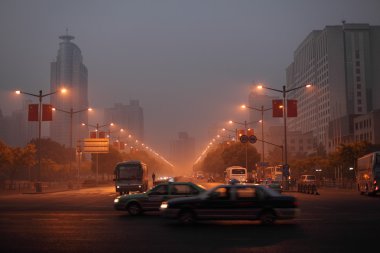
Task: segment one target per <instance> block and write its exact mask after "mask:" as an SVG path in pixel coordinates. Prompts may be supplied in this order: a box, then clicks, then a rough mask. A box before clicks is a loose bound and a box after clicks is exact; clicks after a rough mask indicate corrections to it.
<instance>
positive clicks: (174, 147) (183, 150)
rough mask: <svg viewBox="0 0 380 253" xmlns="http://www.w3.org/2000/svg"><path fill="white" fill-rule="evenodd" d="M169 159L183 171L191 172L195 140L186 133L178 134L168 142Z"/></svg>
mask: <svg viewBox="0 0 380 253" xmlns="http://www.w3.org/2000/svg"><path fill="white" fill-rule="evenodd" d="M170 158H171V161H173V162H174V164H176V165H177V166H178V167H179V168H181V169H183V171H188V172H189V171H191V169H192V165H193V162H194V159H195V140H194V138H192V137H190V136H189V134H188V133H187V132H179V133H178V139H177V140H172V141H171V142H170Z"/></svg>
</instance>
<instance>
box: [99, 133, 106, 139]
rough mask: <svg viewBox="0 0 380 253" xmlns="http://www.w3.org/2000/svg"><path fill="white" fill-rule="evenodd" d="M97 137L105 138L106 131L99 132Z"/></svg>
mask: <svg viewBox="0 0 380 253" xmlns="http://www.w3.org/2000/svg"><path fill="white" fill-rule="evenodd" d="M98 138H106V132H99V135H98Z"/></svg>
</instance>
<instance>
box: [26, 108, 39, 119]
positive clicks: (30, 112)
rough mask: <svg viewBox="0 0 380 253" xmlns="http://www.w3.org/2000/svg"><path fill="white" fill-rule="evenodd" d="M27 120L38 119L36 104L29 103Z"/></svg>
mask: <svg viewBox="0 0 380 253" xmlns="http://www.w3.org/2000/svg"><path fill="white" fill-rule="evenodd" d="M28 121H38V104H30V105H29V108H28Z"/></svg>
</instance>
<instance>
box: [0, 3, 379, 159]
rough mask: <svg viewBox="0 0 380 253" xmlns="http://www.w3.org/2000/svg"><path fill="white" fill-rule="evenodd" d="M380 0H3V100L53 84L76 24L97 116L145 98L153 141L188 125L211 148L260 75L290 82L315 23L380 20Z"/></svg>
mask: <svg viewBox="0 0 380 253" xmlns="http://www.w3.org/2000/svg"><path fill="white" fill-rule="evenodd" d="M379 10H380V1H379V0H335V1H334V0H315V1H314V0H277V1H273V0H272V1H270V0H263V1H254V0H252V1H248V0H246V1H243V0H235V1H232V0H231V1H224V0H213V1H211V0H189V1H185V0H183V1H174V0H172V1H164V0H151V1H144V0H135V1H132V0H131V1H121V0H119V1H116V0H113V1H106V0H104V1H100V0H70V1H68V0H65V1H62V0H59V1H56V0H29V1H28V0H24V1H20V0H0V109H1V110H2V111H3V114H6V115H9V114H10V113H11V112H12V111H14V110H16V109H20V108H21V105H22V100H24V99H26V98H28V99H31V98H32V97H23V98H20V97H17V98H15V97H14V95H13V93H12V92H13V91H14V90H16V89H21V90H23V91H26V92H31V93H38V91H39V90H40V89H42V90H43V91H44V93H46V92H48V91H49V87H50V85H49V83H50V62H51V61H54V60H55V58H56V56H57V51H58V44H59V42H60V40H59V38H58V37H59V36H60V35H62V34H65V30H66V28H68V30H69V34H70V35H73V36H75V40H73V42H74V43H75V44H77V45H78V46H79V48H80V49H81V51H82V55H83V59H84V60H83V62H84V64H85V65H86V66H87V68H88V72H89V81H88V85H89V100H90V101H89V102H90V106H91V107H93V108H95V110H97V111H98V112H99V114H98V115H97V116H96V115H95V116H94V117H92V116H90V117H89V123H90V124H96V123H100V124H102V123H103V122H102V118H101V116H99V115H101V114H102V113H103V108H107V107H112V106H113V104H114V103H118V102H121V103H124V104H128V103H129V101H130V100H131V99H138V100H139V101H140V105H141V106H142V107H143V109H144V118H145V137H146V140H145V143H146V144H147V145H150V146H151V147H153V148H154V149H155V150H156V151H158V152H163V153H164V154H165V153H167V151H168V146H169V140H171V139H175V138H177V133H178V132H179V131H186V132H188V133H189V135H190V136H192V137H194V138H195V139H196V144H197V148H199V149H203V148H204V145H205V143H207V142H209V135H208V131H209V128H210V127H212V126H214V125H218V126H221V127H223V126H225V125H224V122H226V121H228V120H230V119H232V120H235V121H244V120H245V119H247V118H248V115H247V113H244V112H240V111H239V110H238V107H239V105H241V104H242V103H246V102H247V100H248V93H249V90H250V89H252V87H253V83H255V82H263V83H265V84H266V85H268V86H270V87H273V88H280V87H281V86H282V85H283V84H284V83H285V69H286V67H287V66H288V65H289V64H290V63H291V61H292V58H293V52H294V50H295V49H296V48H297V47H298V45H299V44H300V43H301V42H302V40H303V39H304V38H305V37H306V36H307V35H308V34H309V33H310V32H311V31H312V30H320V29H323V28H324V27H325V26H326V25H340V24H341V21H342V20H346V22H347V23H369V24H370V25H380V14H379ZM270 94H271V95H278V94H273V93H270ZM11 99H13V100H11ZM215 134H216V133H215Z"/></svg>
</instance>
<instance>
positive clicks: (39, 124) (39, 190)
mask: <svg viewBox="0 0 380 253" xmlns="http://www.w3.org/2000/svg"><path fill="white" fill-rule="evenodd" d="M58 92H61V93H66V92H67V89H65V88H62V89H61V90H56V91H53V92H50V93H46V94H43V93H42V90H40V91H39V93H38V94H33V93H29V92H24V91H21V90H16V91H15V93H16V94H17V95H19V94H25V95H29V96H33V97H37V98H38V101H39V107H38V140H37V145H38V147H37V152H38V169H37V183H36V192H41V191H42V187H41V182H40V181H41V119H42V108H41V107H42V98H44V97H47V96H50V95H53V94H55V93H58Z"/></svg>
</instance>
